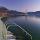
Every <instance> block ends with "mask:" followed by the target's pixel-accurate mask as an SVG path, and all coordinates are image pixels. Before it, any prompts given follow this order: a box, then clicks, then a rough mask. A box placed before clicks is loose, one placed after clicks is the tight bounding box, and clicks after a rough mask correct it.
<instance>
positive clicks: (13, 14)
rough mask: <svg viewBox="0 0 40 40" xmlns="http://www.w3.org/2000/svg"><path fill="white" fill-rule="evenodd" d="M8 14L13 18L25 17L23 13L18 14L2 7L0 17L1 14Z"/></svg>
mask: <svg viewBox="0 0 40 40" xmlns="http://www.w3.org/2000/svg"><path fill="white" fill-rule="evenodd" d="M4 13H5V14H6V13H7V14H6V15H7V16H9V17H13V16H24V15H25V13H23V12H18V11H14V10H9V9H7V8H5V7H0V15H1V14H4Z"/></svg>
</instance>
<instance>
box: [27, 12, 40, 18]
mask: <svg viewBox="0 0 40 40" xmlns="http://www.w3.org/2000/svg"><path fill="white" fill-rule="evenodd" d="M27 15H29V16H38V17H40V11H36V12H28V13H27Z"/></svg>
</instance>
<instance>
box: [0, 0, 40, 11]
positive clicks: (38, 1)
mask: <svg viewBox="0 0 40 40" xmlns="http://www.w3.org/2000/svg"><path fill="white" fill-rule="evenodd" d="M0 6H3V7H6V8H8V9H10V10H17V11H21V12H27V11H40V0H0Z"/></svg>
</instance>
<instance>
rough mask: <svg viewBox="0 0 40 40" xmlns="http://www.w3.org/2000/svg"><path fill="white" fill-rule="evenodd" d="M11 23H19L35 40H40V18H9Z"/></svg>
mask: <svg viewBox="0 0 40 40" xmlns="http://www.w3.org/2000/svg"><path fill="white" fill-rule="evenodd" d="M7 22H9V23H17V24H18V25H20V26H21V27H22V28H24V29H25V30H28V31H30V33H32V37H33V40H40V17H35V16H19V17H13V18H8V21H7Z"/></svg>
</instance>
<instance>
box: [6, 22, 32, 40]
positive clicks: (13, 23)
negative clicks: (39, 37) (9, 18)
mask: <svg viewBox="0 0 40 40" xmlns="http://www.w3.org/2000/svg"><path fill="white" fill-rule="evenodd" d="M13 24H15V25H16V26H17V27H19V28H20V29H21V30H23V31H24V32H25V33H26V35H29V36H30V37H31V40H32V36H31V35H30V34H29V33H28V32H27V31H26V30H25V29H23V28H22V27H20V26H19V25H17V24H16V23H13ZM13 24H12V25H13ZM6 25H7V24H6ZM10 26H11V25H9V26H8V27H7V29H8V28H9V27H10Z"/></svg>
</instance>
